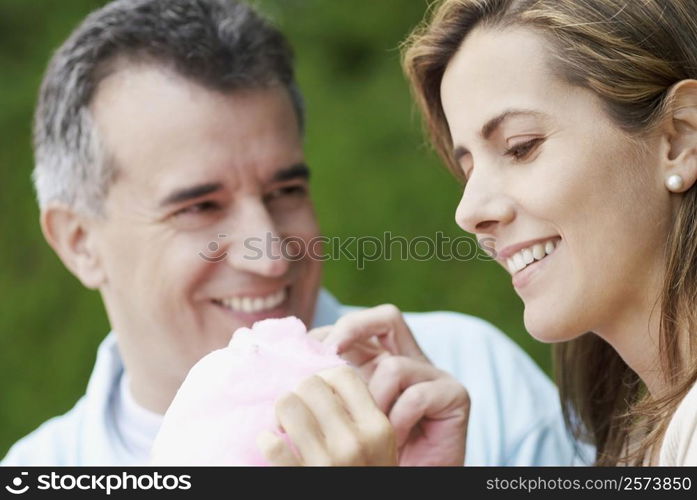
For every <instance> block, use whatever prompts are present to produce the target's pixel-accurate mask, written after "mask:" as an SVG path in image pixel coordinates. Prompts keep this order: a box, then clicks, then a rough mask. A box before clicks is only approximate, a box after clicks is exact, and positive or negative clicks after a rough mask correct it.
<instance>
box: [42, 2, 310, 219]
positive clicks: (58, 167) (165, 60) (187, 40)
mask: <svg viewBox="0 0 697 500" xmlns="http://www.w3.org/2000/svg"><path fill="white" fill-rule="evenodd" d="M121 60H125V61H127V62H132V63H137V62H146V63H154V64H157V65H161V66H164V67H167V68H168V69H171V70H173V71H175V72H176V73H177V74H180V75H181V76H183V77H185V78H188V79H189V80H191V81H194V82H196V83H198V84H200V85H202V86H204V87H206V88H209V89H211V90H217V91H223V92H229V91H233V90H237V89H250V88H266V87H269V86H273V85H282V86H283V87H285V88H286V89H287V90H288V92H289V93H290V96H291V100H292V102H293V106H294V108H295V111H296V115H297V118H298V123H299V125H300V128H301V130H302V128H303V122H304V109H303V101H302V96H301V94H300V91H299V89H298V87H297V84H296V82H295V77H294V71H293V54H292V50H291V48H290V46H289V44H288V42H287V41H286V39H285V37H284V36H283V34H282V33H281V32H280V31H279V30H278V29H276V28H275V27H273V26H272V25H271V24H270V23H269V22H268V21H266V20H265V19H264V18H262V17H261V16H260V15H259V14H258V13H257V12H255V11H254V10H253V9H252V8H251V7H250V6H249V5H246V4H244V3H241V2H238V1H237V0H116V1H114V2H111V3H109V4H108V5H106V6H105V7H103V8H102V9H99V10H97V11H95V12H93V13H92V14H90V15H89V16H88V17H87V18H86V19H85V20H84V21H83V22H82V24H81V25H80V26H79V27H78V28H77V29H76V30H75V31H74V32H73V33H72V34H71V36H70V37H69V38H68V39H67V40H66V41H65V43H64V44H63V45H62V46H61V47H60V48H59V49H58V50H57V51H56V53H55V54H54V55H53V57H52V59H51V62H50V63H49V65H48V69H47V70H46V74H45V75H44V79H43V83H42V85H41V90H40V93H39V100H38V104H37V108H36V113H35V116H34V155H35V167H34V172H33V176H32V177H33V180H34V186H35V188H36V193H37V198H38V202H39V206H40V207H42V208H43V207H45V206H46V204H47V203H49V202H53V201H58V202H63V203H66V204H68V205H69V206H71V207H73V208H75V209H76V210H78V211H82V212H85V213H91V214H101V213H102V211H103V201H104V199H105V197H106V195H107V193H108V190H109V187H110V185H111V183H112V181H113V179H114V178H115V175H116V171H117V166H116V165H115V164H114V162H113V161H111V160H110V158H109V155H108V152H107V151H105V150H104V147H103V146H102V144H101V142H100V138H99V135H98V131H97V128H96V127H95V126H94V122H93V119H92V116H91V113H90V109H89V105H90V102H91V99H92V97H93V95H94V93H95V90H96V89H97V87H98V85H99V83H100V82H101V81H102V80H103V79H104V78H105V77H106V76H107V75H108V74H110V73H111V72H114V71H116V70H117V61H121Z"/></svg>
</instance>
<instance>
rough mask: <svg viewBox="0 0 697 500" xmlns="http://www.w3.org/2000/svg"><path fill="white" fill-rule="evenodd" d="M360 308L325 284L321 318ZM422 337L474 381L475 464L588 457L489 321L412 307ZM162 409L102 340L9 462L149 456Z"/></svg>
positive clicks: (461, 376)
mask: <svg viewBox="0 0 697 500" xmlns="http://www.w3.org/2000/svg"><path fill="white" fill-rule="evenodd" d="M355 309H356V308H351V307H345V306H342V305H341V304H339V303H338V302H337V301H336V299H334V297H332V296H331V295H330V294H329V293H327V292H326V291H324V290H323V291H322V292H321V293H320V297H319V301H318V304H317V313H316V314H315V318H314V321H313V326H315V327H317V326H322V325H328V324H332V323H335V322H336V320H337V319H338V318H339V317H340V316H341V315H343V314H346V313H347V312H349V311H350V310H355ZM404 317H405V319H406V321H407V323H408V324H409V326H410V328H411V330H412V332H413V333H414V336H415V337H416V340H417V341H418V343H419V345H420V346H421V348H422V349H423V351H424V352H425V354H426V355H427V356H428V357H429V359H430V360H431V361H432V362H433V363H434V364H435V365H436V366H437V367H438V368H440V369H442V370H445V371H448V372H449V373H451V374H452V375H453V376H455V377H456V378H457V379H458V380H460V382H461V383H462V384H463V385H464V386H465V387H466V388H467V390H468V391H469V394H470V399H471V401H472V408H471V411H470V420H469V426H468V431H467V457H466V460H465V463H466V464H468V465H572V464H577V463H580V461H581V460H582V461H583V462H584V463H588V462H589V455H588V451H589V450H587V449H586V448H583V450H579V452H580V451H583V453H584V457H583V459H581V458H580V457H579V455H578V454H577V453H576V446H575V444H574V441H573V439H572V438H571V437H570V436H569V434H568V433H567V431H566V430H565V428H564V423H563V419H562V415H561V409H560V404H559V397H558V393H557V390H556V388H555V387H554V385H553V384H552V383H551V381H550V380H549V379H548V378H547V377H546V376H545V375H544V373H542V371H541V370H540V369H539V368H538V367H537V366H536V365H535V363H534V362H533V361H532V360H531V359H530V358H529V357H528V356H527V355H526V354H525V353H524V352H523V351H522V350H521V349H520V348H519V347H518V346H517V345H515V343H513V342H512V341H511V340H510V339H508V338H507V337H506V336H505V335H504V334H503V333H501V332H500V331H499V330H497V329H496V328H495V327H493V326H492V325H490V324H489V323H487V322H485V321H483V320H481V319H478V318H475V317H472V316H468V315H464V314H458V313H452V312H429V313H405V314H404ZM160 420H161V417H160V416H159V415H156V414H153V413H152V412H149V411H148V410H145V409H144V408H142V407H140V406H139V405H138V404H137V403H136V402H135V401H134V400H133V398H132V396H131V393H130V390H129V389H128V379H127V378H125V375H124V368H123V362H122V360H121V356H120V354H119V351H118V345H117V342H116V336H115V335H114V334H113V333H110V334H109V335H108V336H107V337H106V338H105V339H104V341H103V342H102V344H101V345H100V346H99V349H98V352H97V361H96V363H95V367H94V371H93V372H92V375H91V377H90V380H89V383H88V386H87V392H86V394H85V395H84V396H83V397H82V398H81V399H80V400H79V401H78V402H77V404H76V405H75V406H74V407H73V408H72V409H71V410H70V411H69V412H67V413H66V414H64V415H62V416H59V417H54V418H52V419H50V420H48V421H47V422H44V423H43V424H42V425H41V426H40V427H39V428H38V429H36V430H35V431H34V432H32V433H31V434H29V435H28V436H26V437H24V438H23V439H21V440H20V441H18V442H17V443H16V444H15V445H14V446H13V447H12V448H11V449H10V451H9V452H8V454H7V456H6V457H5V458H4V460H3V462H2V465H123V466H125V465H141V464H145V463H146V462H147V454H148V451H149V443H151V442H152V441H153V439H154V437H155V434H156V432H157V428H158V427H159V422H160Z"/></svg>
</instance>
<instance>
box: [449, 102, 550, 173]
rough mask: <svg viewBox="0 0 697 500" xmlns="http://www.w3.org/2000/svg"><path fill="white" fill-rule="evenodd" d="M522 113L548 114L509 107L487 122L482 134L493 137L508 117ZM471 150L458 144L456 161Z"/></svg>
mask: <svg viewBox="0 0 697 500" xmlns="http://www.w3.org/2000/svg"><path fill="white" fill-rule="evenodd" d="M520 115H528V116H535V117H544V116H546V115H545V114H544V113H540V112H539V111H534V110H531V109H507V110H506V111H504V112H502V113H500V114H498V115H496V116H495V117H493V118H492V119H491V120H489V121H488V122H486V123H485V124H484V126H483V127H482V130H481V132H480V134H481V136H482V137H483V138H484V139H488V138H489V137H491V134H493V133H494V131H495V130H496V129H497V128H498V127H499V126H500V125H501V124H502V123H503V122H504V121H505V120H506V119H507V118H511V117H514V116H520ZM468 153H469V151H468V150H467V149H466V148H464V147H463V146H457V147H456V148H455V149H454V150H453V157H454V158H455V161H456V162H458V161H460V158H462V157H463V156H465V155H466V154H468Z"/></svg>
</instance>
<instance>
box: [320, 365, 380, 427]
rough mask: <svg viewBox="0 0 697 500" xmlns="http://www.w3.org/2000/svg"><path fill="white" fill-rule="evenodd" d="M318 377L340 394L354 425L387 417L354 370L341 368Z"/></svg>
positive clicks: (325, 372) (333, 369) (323, 372)
mask: <svg viewBox="0 0 697 500" xmlns="http://www.w3.org/2000/svg"><path fill="white" fill-rule="evenodd" d="M317 375H318V376H320V377H322V379H324V381H325V382H326V383H327V384H328V385H329V386H330V387H331V388H332V389H333V390H334V392H336V393H337V394H338V396H339V398H340V399H341V400H342V401H343V404H344V407H345V408H346V410H347V412H348V414H349V416H350V417H351V420H352V421H353V422H354V423H356V424H359V423H360V422H361V421H362V420H364V419H366V418H370V417H376V416H377V415H380V416H382V417H385V415H384V413H383V412H381V411H380V409H379V408H378V407H377V405H376V404H375V400H374V399H373V396H372V395H371V394H370V391H369V390H368V386H367V385H366V384H365V382H363V381H362V380H361V378H360V377H359V376H358V374H357V373H356V371H355V370H354V369H353V368H351V367H349V366H339V367H336V368H330V369H329V370H323V371H321V372H319V373H318V374H317Z"/></svg>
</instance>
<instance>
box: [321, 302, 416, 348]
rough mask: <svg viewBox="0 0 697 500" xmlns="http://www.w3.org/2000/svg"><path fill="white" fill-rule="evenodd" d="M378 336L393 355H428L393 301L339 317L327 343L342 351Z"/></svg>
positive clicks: (327, 338) (326, 339)
mask: <svg viewBox="0 0 697 500" xmlns="http://www.w3.org/2000/svg"><path fill="white" fill-rule="evenodd" d="M371 337H376V338H377V339H378V340H379V341H380V344H381V345H382V346H383V347H384V348H385V349H387V350H388V351H390V352H391V353H392V354H399V355H404V356H412V357H418V358H424V359H425V356H424V354H423V352H421V349H420V348H419V346H418V344H417V343H416V340H414V337H413V335H412V333H411V330H409V327H408V326H407V324H406V322H405V321H404V317H403V316H402V313H401V311H400V310H399V309H397V307H395V306H393V305H391V304H383V305H381V306H377V307H373V308H370V309H365V310H361V311H355V312H351V313H349V314H347V315H345V316H343V317H341V318H340V319H339V321H337V322H336V324H335V325H334V328H333V329H332V330H331V332H330V333H329V335H328V336H327V337H326V338H325V342H327V343H329V342H331V343H333V344H335V345H336V346H337V348H338V350H339V353H342V352H344V351H346V350H348V349H349V348H350V347H351V345H353V344H354V343H355V342H357V341H361V340H367V339H369V338H371Z"/></svg>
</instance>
